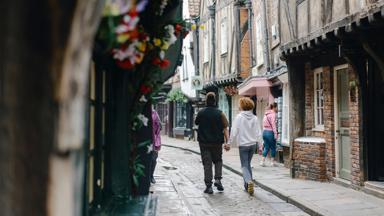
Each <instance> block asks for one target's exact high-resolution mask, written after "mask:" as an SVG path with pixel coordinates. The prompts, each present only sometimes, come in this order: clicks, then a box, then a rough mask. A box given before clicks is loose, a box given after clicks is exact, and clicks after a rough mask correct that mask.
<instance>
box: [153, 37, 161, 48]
mask: <svg viewBox="0 0 384 216" xmlns="http://www.w3.org/2000/svg"><path fill="white" fill-rule="evenodd" d="M153 43H154V44H155V46H157V47H159V46H160V45H161V40H160V39H159V38H155V39H153Z"/></svg>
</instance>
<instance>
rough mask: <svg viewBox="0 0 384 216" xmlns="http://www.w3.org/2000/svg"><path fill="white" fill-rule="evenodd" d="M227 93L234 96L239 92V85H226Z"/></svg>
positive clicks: (225, 90)
mask: <svg viewBox="0 0 384 216" xmlns="http://www.w3.org/2000/svg"><path fill="white" fill-rule="evenodd" d="M224 92H225V94H227V95H229V96H233V95H235V94H237V93H238V90H237V87H236V86H233V85H228V86H225V87H224Z"/></svg>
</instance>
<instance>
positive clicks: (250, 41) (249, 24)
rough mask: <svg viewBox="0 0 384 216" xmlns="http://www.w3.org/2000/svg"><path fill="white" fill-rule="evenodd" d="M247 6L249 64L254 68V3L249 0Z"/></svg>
mask: <svg viewBox="0 0 384 216" xmlns="http://www.w3.org/2000/svg"><path fill="white" fill-rule="evenodd" d="M246 6H247V9H248V30H249V46H250V49H249V60H250V61H249V62H250V63H251V65H250V67H251V68H253V67H254V66H255V58H254V56H253V53H254V52H253V22H252V21H253V19H252V15H253V12H252V1H251V0H247V2H246Z"/></svg>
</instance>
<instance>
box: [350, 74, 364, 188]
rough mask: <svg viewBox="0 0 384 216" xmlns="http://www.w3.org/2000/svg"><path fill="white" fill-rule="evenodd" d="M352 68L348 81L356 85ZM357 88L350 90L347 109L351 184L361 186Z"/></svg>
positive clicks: (362, 177) (362, 178)
mask: <svg viewBox="0 0 384 216" xmlns="http://www.w3.org/2000/svg"><path fill="white" fill-rule="evenodd" d="M356 76H357V75H356V73H355V71H354V70H353V69H352V67H349V80H350V82H355V83H356V85H357V77H356ZM359 94H360V92H359V88H358V87H357V86H356V88H350V97H349V107H350V110H349V111H350V138H351V164H352V167H351V175H352V180H351V182H352V184H353V185H357V186H361V185H362V184H363V180H364V176H363V171H362V169H361V167H360V160H362V156H361V155H360V140H362V139H360V120H361V119H360V118H361V117H360V111H359V107H360V103H361V101H359Z"/></svg>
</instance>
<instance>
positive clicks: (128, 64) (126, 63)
mask: <svg viewBox="0 0 384 216" xmlns="http://www.w3.org/2000/svg"><path fill="white" fill-rule="evenodd" d="M116 64H117V66H119V67H120V68H122V69H126V70H129V69H132V68H133V67H134V65H133V64H132V63H131V61H130V60H129V59H125V60H123V61H120V60H117V61H116Z"/></svg>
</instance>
